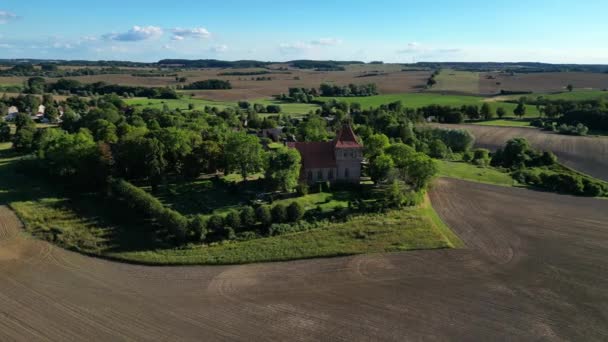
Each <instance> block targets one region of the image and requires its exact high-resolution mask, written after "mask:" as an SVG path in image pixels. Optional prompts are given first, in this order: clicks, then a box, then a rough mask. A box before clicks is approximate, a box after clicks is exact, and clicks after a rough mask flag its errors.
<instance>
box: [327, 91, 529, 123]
mask: <svg viewBox="0 0 608 342" xmlns="http://www.w3.org/2000/svg"><path fill="white" fill-rule="evenodd" d="M317 99H318V100H321V101H329V100H331V99H335V100H337V101H346V102H348V103H353V102H357V103H359V104H361V107H362V108H363V109H367V108H371V107H378V106H380V105H383V104H389V103H391V102H395V101H401V102H402V103H403V106H404V107H408V108H420V107H424V106H429V105H440V106H453V107H460V106H463V105H475V106H478V107H481V105H483V103H484V102H487V103H488V104H489V105H490V107H491V108H492V110H494V111H496V108H498V107H503V108H504V109H505V110H506V111H507V116H508V117H514V115H513V110H514V109H515V107H517V104H515V103H507V102H501V101H488V98H487V97H481V96H472V95H450V94H440V93H403V94H388V95H376V96H353V97H319V98H317ZM525 117H538V109H537V108H536V107H535V106H531V105H528V106H526V115H525Z"/></svg>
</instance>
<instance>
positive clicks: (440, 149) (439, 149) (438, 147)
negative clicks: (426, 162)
mask: <svg viewBox="0 0 608 342" xmlns="http://www.w3.org/2000/svg"><path fill="white" fill-rule="evenodd" d="M429 149H430V152H431V154H430V156H431V157H433V158H437V159H443V158H445V157H447V156H448V153H449V151H448V147H447V146H446V145H445V143H444V142H443V141H441V140H440V139H435V140H433V141H432V142H431V144H430V145H429Z"/></svg>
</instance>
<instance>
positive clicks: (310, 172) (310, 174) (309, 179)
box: [308, 171, 312, 182]
mask: <svg viewBox="0 0 608 342" xmlns="http://www.w3.org/2000/svg"><path fill="white" fill-rule="evenodd" d="M308 181H309V182H312V171H308Z"/></svg>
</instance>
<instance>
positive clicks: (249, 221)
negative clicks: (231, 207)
mask: <svg viewBox="0 0 608 342" xmlns="http://www.w3.org/2000/svg"><path fill="white" fill-rule="evenodd" d="M255 222H256V217H255V210H253V208H252V207H244V208H243V209H242V210H241V224H242V225H243V226H244V227H246V228H248V227H252V226H254V225H255Z"/></svg>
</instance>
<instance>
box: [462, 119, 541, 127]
mask: <svg viewBox="0 0 608 342" xmlns="http://www.w3.org/2000/svg"><path fill="white" fill-rule="evenodd" d="M471 123H472V124H473V125H480V126H501V127H529V128H534V127H533V126H530V121H527V120H504V119H503V120H501V119H497V120H488V121H477V122H471Z"/></svg>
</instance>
